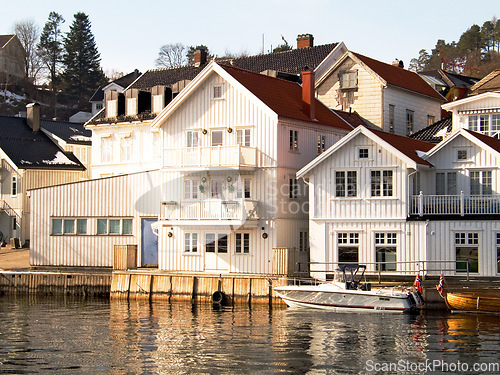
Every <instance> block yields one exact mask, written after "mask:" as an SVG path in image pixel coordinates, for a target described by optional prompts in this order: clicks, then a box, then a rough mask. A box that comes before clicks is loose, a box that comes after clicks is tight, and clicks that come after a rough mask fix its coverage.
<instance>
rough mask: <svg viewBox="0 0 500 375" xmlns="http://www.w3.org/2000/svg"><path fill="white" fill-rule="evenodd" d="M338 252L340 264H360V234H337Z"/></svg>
mask: <svg viewBox="0 0 500 375" xmlns="http://www.w3.org/2000/svg"><path fill="white" fill-rule="evenodd" d="M337 251H338V258H337V259H338V262H339V263H358V262H359V233H350V232H340V233H337Z"/></svg>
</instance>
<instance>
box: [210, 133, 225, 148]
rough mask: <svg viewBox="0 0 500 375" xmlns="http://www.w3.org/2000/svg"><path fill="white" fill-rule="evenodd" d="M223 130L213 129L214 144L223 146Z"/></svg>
mask: <svg viewBox="0 0 500 375" xmlns="http://www.w3.org/2000/svg"><path fill="white" fill-rule="evenodd" d="M223 134H224V133H223V131H222V130H212V146H222V137H223Z"/></svg>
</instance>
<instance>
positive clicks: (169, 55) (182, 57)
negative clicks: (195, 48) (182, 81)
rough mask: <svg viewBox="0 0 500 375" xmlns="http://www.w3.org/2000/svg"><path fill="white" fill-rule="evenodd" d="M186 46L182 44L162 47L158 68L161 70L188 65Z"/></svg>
mask: <svg viewBox="0 0 500 375" xmlns="http://www.w3.org/2000/svg"><path fill="white" fill-rule="evenodd" d="M185 51H186V46H184V45H183V44H181V43H173V44H165V45H163V46H161V47H160V52H159V53H158V58H157V59H156V66H157V67H160V68H177V67H179V66H183V65H186V63H187V59H186V53H185Z"/></svg>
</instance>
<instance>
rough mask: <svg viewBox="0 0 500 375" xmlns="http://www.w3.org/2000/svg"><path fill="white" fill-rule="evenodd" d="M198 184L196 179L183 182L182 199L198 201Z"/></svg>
mask: <svg viewBox="0 0 500 375" xmlns="http://www.w3.org/2000/svg"><path fill="white" fill-rule="evenodd" d="M199 185H200V182H199V181H198V180H197V179H190V178H187V179H185V180H184V199H188V200H189V199H198V190H199Z"/></svg>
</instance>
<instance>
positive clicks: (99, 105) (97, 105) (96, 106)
mask: <svg viewBox="0 0 500 375" xmlns="http://www.w3.org/2000/svg"><path fill="white" fill-rule="evenodd" d="M103 108H104V104H102V103H96V105H95V109H96V110H97V111H100V110H101V109H103Z"/></svg>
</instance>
